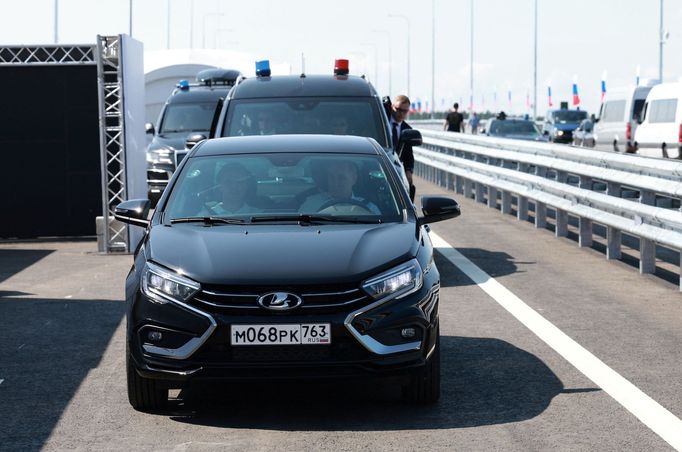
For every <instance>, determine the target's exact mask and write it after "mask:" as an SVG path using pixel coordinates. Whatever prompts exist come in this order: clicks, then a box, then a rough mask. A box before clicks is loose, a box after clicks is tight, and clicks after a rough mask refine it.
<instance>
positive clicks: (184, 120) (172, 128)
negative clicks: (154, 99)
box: [159, 102, 216, 134]
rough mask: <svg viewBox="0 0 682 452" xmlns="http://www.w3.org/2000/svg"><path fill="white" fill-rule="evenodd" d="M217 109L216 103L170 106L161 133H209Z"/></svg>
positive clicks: (165, 114) (162, 121)
mask: <svg viewBox="0 0 682 452" xmlns="http://www.w3.org/2000/svg"><path fill="white" fill-rule="evenodd" d="M215 108H216V103H215V102H204V103H198V104H168V105H166V110H165V111H164V113H163V118H161V127H160V131H159V133H162V134H163V133H172V132H203V131H209V130H210V129H211V122H212V121H213V113H214V111H215Z"/></svg>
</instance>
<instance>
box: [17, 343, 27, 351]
mask: <svg viewBox="0 0 682 452" xmlns="http://www.w3.org/2000/svg"><path fill="white" fill-rule="evenodd" d="M25 345H26V344H21V345H20V346H19V348H18V349H17V350H21V349H22V348H24V346H25Z"/></svg>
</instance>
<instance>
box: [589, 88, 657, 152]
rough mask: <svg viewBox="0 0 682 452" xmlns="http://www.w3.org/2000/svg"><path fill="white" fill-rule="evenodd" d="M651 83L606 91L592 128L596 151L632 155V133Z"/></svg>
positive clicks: (633, 134)
mask: <svg viewBox="0 0 682 452" xmlns="http://www.w3.org/2000/svg"><path fill="white" fill-rule="evenodd" d="M652 87H653V82H649V83H647V84H646V85H642V86H630V87H627V88H615V89H613V90H609V91H608V92H607V93H606V96H605V97H604V102H603V103H602V105H601V107H600V109H599V115H598V117H597V119H596V124H595V125H594V141H595V147H596V148H597V149H598V150H600V151H615V152H629V153H633V152H635V146H634V141H635V139H634V138H635V131H636V130H637V125H638V121H639V119H640V118H641V114H642V108H643V107H644V101H645V100H646V96H647V94H649V91H651V88H652Z"/></svg>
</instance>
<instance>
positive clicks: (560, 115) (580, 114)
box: [552, 110, 587, 124]
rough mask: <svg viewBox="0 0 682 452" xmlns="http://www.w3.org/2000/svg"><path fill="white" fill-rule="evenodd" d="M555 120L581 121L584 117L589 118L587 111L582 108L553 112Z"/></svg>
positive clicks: (565, 121) (563, 121)
mask: <svg viewBox="0 0 682 452" xmlns="http://www.w3.org/2000/svg"><path fill="white" fill-rule="evenodd" d="M552 117H554V121H555V122H561V123H569V122H571V123H576V124H577V123H579V122H580V121H582V120H583V119H587V112H586V111H580V110H558V111H555V112H553V113H552Z"/></svg>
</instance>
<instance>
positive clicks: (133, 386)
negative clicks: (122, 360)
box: [126, 346, 168, 411]
mask: <svg viewBox="0 0 682 452" xmlns="http://www.w3.org/2000/svg"><path fill="white" fill-rule="evenodd" d="M127 349H128V347H127V346H126V374H127V376H128V401H129V402H130V405H131V406H132V407H133V408H135V409H136V410H137V411H161V410H163V409H165V408H166V405H167V404H168V389H165V388H163V387H161V386H160V384H159V381H157V380H152V379H150V378H144V377H142V376H140V375H139V374H138V373H137V371H136V370H135V366H134V365H133V363H132V357H131V356H130V352H128V350H127Z"/></svg>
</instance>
